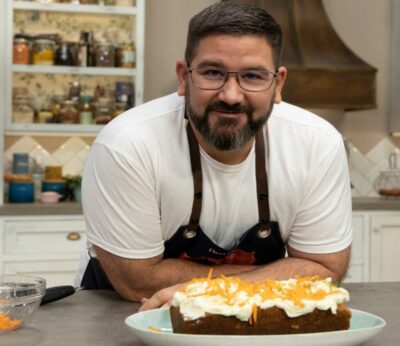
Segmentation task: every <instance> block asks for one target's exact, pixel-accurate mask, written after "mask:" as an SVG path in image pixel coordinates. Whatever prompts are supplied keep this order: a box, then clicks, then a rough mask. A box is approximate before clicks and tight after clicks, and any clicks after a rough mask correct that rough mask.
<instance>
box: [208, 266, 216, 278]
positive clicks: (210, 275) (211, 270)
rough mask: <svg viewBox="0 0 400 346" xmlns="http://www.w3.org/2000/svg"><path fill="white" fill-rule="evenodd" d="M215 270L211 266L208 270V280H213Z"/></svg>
mask: <svg viewBox="0 0 400 346" xmlns="http://www.w3.org/2000/svg"><path fill="white" fill-rule="evenodd" d="M213 271H214V269H213V268H210V270H209V271H208V276H207V280H211V278H212V274H213Z"/></svg>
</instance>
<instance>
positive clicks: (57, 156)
mask: <svg viewBox="0 0 400 346" xmlns="http://www.w3.org/2000/svg"><path fill="white" fill-rule="evenodd" d="M348 144H349V169H350V178H351V183H352V193H353V197H374V196H378V194H377V193H376V192H375V191H374V188H373V184H374V181H375V179H376V178H377V177H378V176H379V174H380V172H381V171H386V170H388V169H389V155H390V154H391V153H396V155H397V157H398V161H399V164H400V149H399V148H398V147H396V146H395V145H394V144H393V143H392V141H391V140H390V139H389V138H384V139H382V140H381V141H380V142H379V143H378V144H377V145H375V146H374V147H373V149H372V150H370V151H369V152H368V153H367V154H362V153H361V152H360V151H359V150H358V149H357V148H356V147H355V146H354V145H353V144H352V143H348ZM89 149H90V146H89V145H88V144H87V143H86V142H85V141H83V140H82V139H80V138H79V137H71V138H66V140H65V142H64V143H62V145H61V146H60V147H58V148H57V149H56V150H54V151H52V152H49V151H47V150H46V149H45V148H44V147H43V146H42V145H40V144H39V143H38V142H37V141H35V140H34V139H33V138H32V137H29V136H24V137H21V138H20V139H19V140H18V141H16V142H15V143H14V144H13V145H11V146H10V147H9V148H8V149H7V150H6V152H5V171H10V170H11V164H12V157H13V153H15V152H27V153H29V154H30V156H31V157H32V158H34V159H35V160H36V161H37V163H39V164H40V165H42V166H54V165H56V166H57V165H60V166H62V167H63V175H67V174H69V175H80V174H81V173H82V169H83V166H84V163H85V159H86V156H87V154H88V151H89Z"/></svg>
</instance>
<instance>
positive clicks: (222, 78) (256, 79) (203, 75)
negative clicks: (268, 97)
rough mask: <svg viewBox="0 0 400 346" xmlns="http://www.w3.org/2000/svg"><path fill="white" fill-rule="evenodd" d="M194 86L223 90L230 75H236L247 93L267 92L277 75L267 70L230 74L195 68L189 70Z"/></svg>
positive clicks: (210, 68)
mask: <svg viewBox="0 0 400 346" xmlns="http://www.w3.org/2000/svg"><path fill="white" fill-rule="evenodd" d="M189 72H190V73H191V75H192V82H193V84H194V85H195V86H196V87H198V88H200V89H204V90H218V89H221V88H222V87H223V86H224V85H225V83H226V81H227V80H228V77H229V75H230V74H234V75H236V80H237V81H238V83H239V85H240V87H241V88H242V89H243V90H246V91H265V90H268V89H269V88H270V87H271V86H272V82H273V81H274V79H275V76H276V75H275V73H273V72H271V71H267V70H243V71H238V72H228V71H225V70H222V69H217V68H214V67H204V68H195V69H191V70H189Z"/></svg>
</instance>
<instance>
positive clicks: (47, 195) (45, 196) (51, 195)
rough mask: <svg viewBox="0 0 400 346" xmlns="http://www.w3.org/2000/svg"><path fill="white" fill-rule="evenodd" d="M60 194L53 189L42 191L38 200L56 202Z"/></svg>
mask: <svg viewBox="0 0 400 346" xmlns="http://www.w3.org/2000/svg"><path fill="white" fill-rule="evenodd" d="M60 198H61V195H60V194H59V193H57V192H54V191H46V192H42V193H41V195H40V201H41V202H42V203H58V201H59V199H60Z"/></svg>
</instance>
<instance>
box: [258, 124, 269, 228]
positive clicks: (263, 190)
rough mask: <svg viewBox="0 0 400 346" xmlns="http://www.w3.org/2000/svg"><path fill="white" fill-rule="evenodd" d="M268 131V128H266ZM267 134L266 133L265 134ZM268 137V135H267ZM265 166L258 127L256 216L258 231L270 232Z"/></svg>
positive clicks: (262, 141) (261, 133)
mask: <svg viewBox="0 0 400 346" xmlns="http://www.w3.org/2000/svg"><path fill="white" fill-rule="evenodd" d="M267 131H268V129H267ZM267 136H268V135H267ZM267 138H268V137H267ZM266 169H267V168H266V166H265V145H264V136H263V131H262V129H260V130H259V131H258V132H257V134H256V177H257V199H258V217H259V222H260V225H261V229H260V232H266V233H267V234H265V235H269V233H270V232H271V226H270V212H269V201H268V180H267V171H266Z"/></svg>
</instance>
